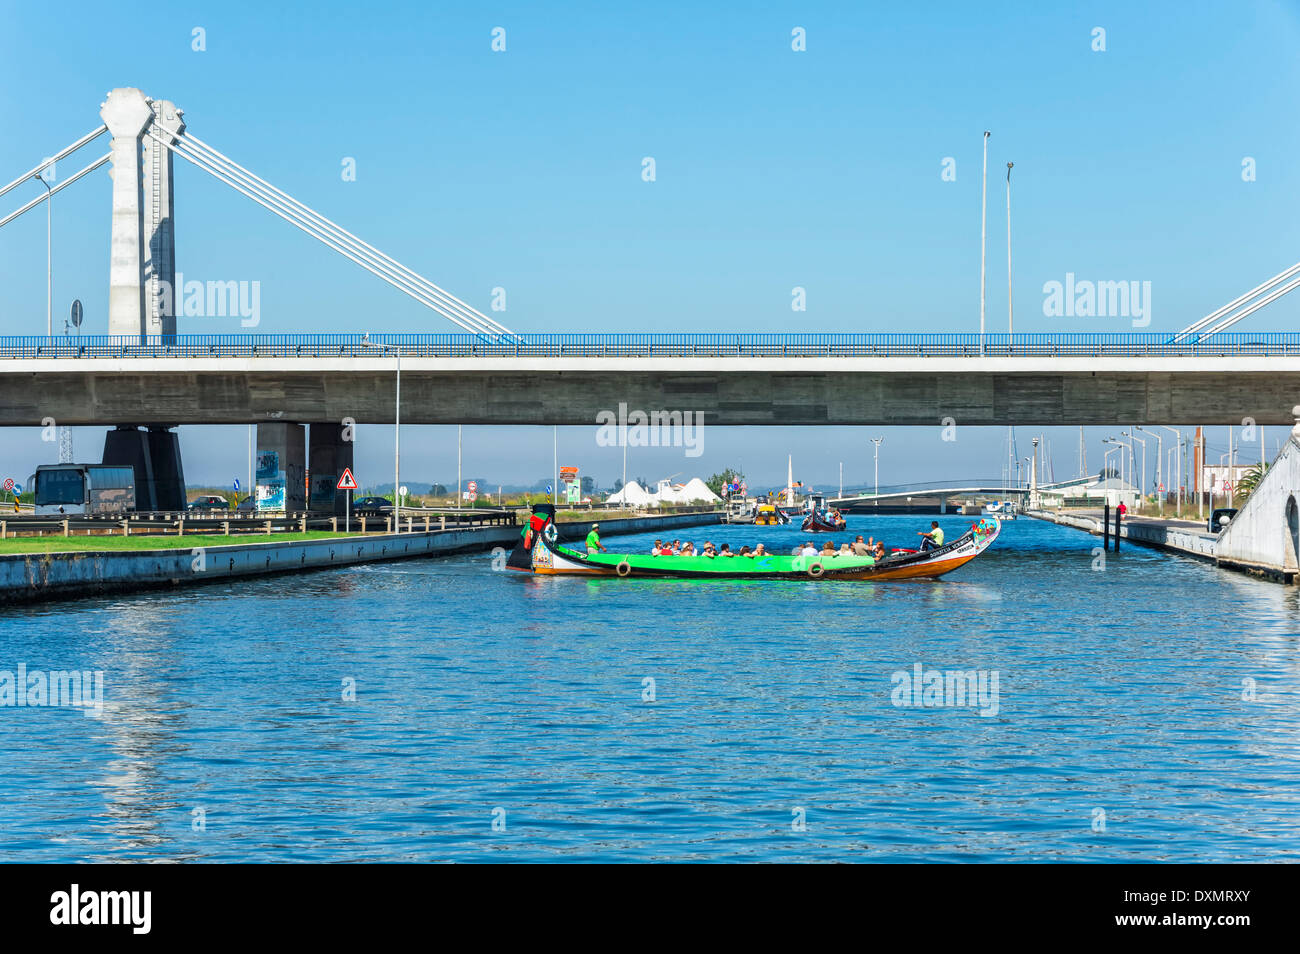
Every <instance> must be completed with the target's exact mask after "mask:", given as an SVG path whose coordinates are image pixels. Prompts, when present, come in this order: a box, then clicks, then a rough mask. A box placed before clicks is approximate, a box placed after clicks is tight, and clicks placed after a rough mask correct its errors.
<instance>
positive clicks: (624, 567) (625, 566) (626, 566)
mask: <svg viewBox="0 0 1300 954" xmlns="http://www.w3.org/2000/svg"><path fill="white" fill-rule="evenodd" d="M614 572H615V573H617V574H618V575H619V576H627V575H628V574H629V573H631V572H632V564H631V563H628V562H627V558H626V557H624V558H623V562H622V563H620V564H619V565H618V566H616V567H614Z"/></svg>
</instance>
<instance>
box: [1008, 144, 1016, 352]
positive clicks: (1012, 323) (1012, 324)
mask: <svg viewBox="0 0 1300 954" xmlns="http://www.w3.org/2000/svg"><path fill="white" fill-rule="evenodd" d="M1014 165H1015V163H1014V162H1008V163H1007V334H1008V335H1011V334H1013V333H1014V331H1015V321H1014V314H1015V313H1014V311H1013V309H1012V307H1011V167H1012V166H1014ZM1010 343H1011V342H1010V341H1008V342H1007V344H1008V345H1010Z"/></svg>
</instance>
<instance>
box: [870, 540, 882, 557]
mask: <svg viewBox="0 0 1300 954" xmlns="http://www.w3.org/2000/svg"><path fill="white" fill-rule="evenodd" d="M872 556H874V557H875V558H876V559H877V560H883V559H884V558H885V544H884V543H883V542H881V541H880V540H877V541H876V549H875V551H874V552H873V553H872Z"/></svg>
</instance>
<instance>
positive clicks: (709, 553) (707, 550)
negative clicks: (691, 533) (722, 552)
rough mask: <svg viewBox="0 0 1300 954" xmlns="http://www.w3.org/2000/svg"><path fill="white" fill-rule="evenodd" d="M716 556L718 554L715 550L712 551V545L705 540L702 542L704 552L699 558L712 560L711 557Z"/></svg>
mask: <svg viewBox="0 0 1300 954" xmlns="http://www.w3.org/2000/svg"><path fill="white" fill-rule="evenodd" d="M717 555H718V552H717V551H716V550H715V549H713V544H712V543H710V542H709V541H708V540H705V541H704V551H703V552H702V553H701V554H700V556H706V557H709V558H710V559H711V558H713V557H715V556H717Z"/></svg>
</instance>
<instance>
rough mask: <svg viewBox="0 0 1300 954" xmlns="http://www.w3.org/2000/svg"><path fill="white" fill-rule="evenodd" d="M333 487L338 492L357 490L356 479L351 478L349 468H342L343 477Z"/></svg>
mask: <svg viewBox="0 0 1300 954" xmlns="http://www.w3.org/2000/svg"><path fill="white" fill-rule="evenodd" d="M335 487H336V488H337V489H338V490H356V489H357V479H356V478H355V477H353V476H352V468H351V467H344V468H343V476H342V477H340V478H339V482H338V483H337V484H335Z"/></svg>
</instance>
